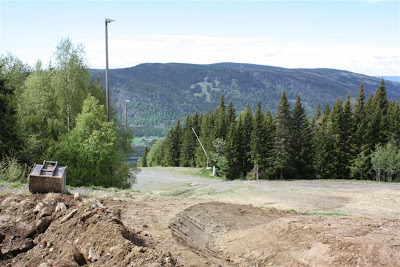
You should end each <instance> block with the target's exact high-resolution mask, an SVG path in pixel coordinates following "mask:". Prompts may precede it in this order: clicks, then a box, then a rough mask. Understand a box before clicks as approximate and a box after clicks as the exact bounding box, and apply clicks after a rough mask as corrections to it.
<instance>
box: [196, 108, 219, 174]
mask: <svg viewBox="0 0 400 267" xmlns="http://www.w3.org/2000/svg"><path fill="white" fill-rule="evenodd" d="M200 121H201V124H200V131H199V132H200V133H199V132H197V131H196V132H197V134H198V136H199V139H200V141H201V143H202V144H203V146H204V149H205V150H206V152H207V154H208V155H209V154H210V153H211V152H212V149H213V146H212V141H213V140H214V139H215V138H214V134H213V130H212V129H213V125H214V115H213V114H212V113H211V112H208V113H206V114H204V115H203V114H202V116H201V119H200ZM195 160H196V166H199V167H200V166H206V164H207V157H206V155H205V154H204V151H203V149H202V147H201V145H200V143H199V142H197V143H196V152H195Z"/></svg>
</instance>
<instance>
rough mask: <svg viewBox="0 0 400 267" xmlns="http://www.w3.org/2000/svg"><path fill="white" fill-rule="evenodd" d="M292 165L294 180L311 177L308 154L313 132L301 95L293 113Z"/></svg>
mask: <svg viewBox="0 0 400 267" xmlns="http://www.w3.org/2000/svg"><path fill="white" fill-rule="evenodd" d="M290 126H291V127H290V134H291V136H290V151H291V153H290V154H291V156H290V164H291V168H292V169H293V178H295V179H305V178H308V177H310V175H311V174H310V167H311V157H310V155H309V154H308V153H311V151H310V150H309V149H310V148H311V141H312V131H311V128H310V125H309V122H308V119H307V116H306V113H305V111H304V108H303V107H302V105H301V98H300V95H298V96H297V100H296V103H295V105H294V107H293V110H292V112H291V125H290Z"/></svg>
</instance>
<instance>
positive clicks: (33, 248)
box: [0, 194, 175, 267]
mask: <svg viewBox="0 0 400 267" xmlns="http://www.w3.org/2000/svg"><path fill="white" fill-rule="evenodd" d="M0 202H1V205H0V209H1V211H0V241H1V252H2V253H1V255H0V257H1V258H0V265H2V266H42V267H44V266H80V265H90V266H160V265H162V266H174V265H175V261H174V259H173V258H172V256H171V254H170V253H168V252H163V251H159V250H155V249H152V248H151V247H148V246H147V245H146V240H145V238H144V237H142V236H141V235H140V233H138V232H136V231H135V230H133V229H128V228H127V227H125V226H124V224H123V223H122V222H121V210H119V209H110V208H107V207H105V206H104V205H103V204H102V203H101V202H100V201H99V200H96V199H91V200H90V199H83V200H81V199H80V198H79V197H76V198H75V199H74V197H73V196H66V195H61V194H46V195H12V194H10V195H6V196H2V197H1V198H0Z"/></svg>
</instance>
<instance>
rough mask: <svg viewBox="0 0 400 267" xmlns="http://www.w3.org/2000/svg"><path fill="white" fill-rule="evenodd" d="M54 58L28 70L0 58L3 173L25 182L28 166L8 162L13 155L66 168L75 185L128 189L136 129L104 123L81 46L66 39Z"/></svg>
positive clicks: (96, 85) (100, 98)
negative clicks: (130, 158) (45, 160)
mask: <svg viewBox="0 0 400 267" xmlns="http://www.w3.org/2000/svg"><path fill="white" fill-rule="evenodd" d="M54 58H55V61H54V62H53V65H52V64H51V63H50V65H49V66H48V67H43V65H42V63H41V62H40V61H38V62H37V63H36V65H35V67H34V69H30V68H29V67H27V66H26V65H24V64H23V63H22V62H21V61H20V60H18V59H16V58H14V57H12V56H11V55H7V56H5V57H3V56H2V57H0V66H1V67H0V140H1V142H0V143H1V144H0V157H4V158H3V159H4V161H2V163H1V175H2V176H3V177H6V178H4V179H8V180H17V179H26V176H27V174H26V173H25V172H26V166H25V165H23V164H22V165H21V164H19V163H18V162H17V161H16V160H10V159H12V158H13V157H10V155H13V154H11V153H15V154H16V155H18V157H19V158H20V159H21V161H22V162H23V163H29V164H32V163H33V162H42V161H43V160H44V159H47V160H49V159H51V160H57V161H59V162H60V163H61V164H63V165H68V167H69V168H68V180H67V182H68V183H71V184H72V185H96V186H106V187H110V186H116V187H129V186H130V185H129V182H130V177H132V175H134V172H135V169H134V168H130V166H128V165H127V164H126V163H125V162H126V160H127V159H128V154H129V153H131V151H132V148H131V139H132V131H130V130H128V131H125V130H124V129H123V127H121V124H120V123H118V121H117V120H115V119H114V121H113V122H107V119H105V110H104V103H105V96H104V93H103V92H102V88H101V84H100V80H99V79H98V80H97V81H90V71H89V69H88V68H87V66H86V61H85V58H84V51H83V48H82V47H81V46H80V45H78V46H75V45H73V44H72V42H71V40H69V39H65V40H62V41H61V42H60V43H59V45H58V46H57V49H56V51H55V54H54ZM85 99H86V102H85V104H84V100H85ZM111 111H112V114H113V118H115V111H114V110H113V109H111ZM78 122H79V123H78ZM4 129H5V131H4ZM20 177H23V178H20Z"/></svg>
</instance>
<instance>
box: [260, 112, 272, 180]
mask: <svg viewBox="0 0 400 267" xmlns="http://www.w3.org/2000/svg"><path fill="white" fill-rule="evenodd" d="M275 126H276V125H275V120H274V118H273V117H272V114H271V111H270V110H267V111H266V112H265V135H266V140H265V143H264V147H265V153H266V156H265V157H266V158H265V161H264V166H263V169H262V173H261V176H262V177H263V178H265V179H270V178H274V176H275V173H276V169H275V165H274V162H275V154H274V152H275V151H274V140H275V128H276V127H275Z"/></svg>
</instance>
